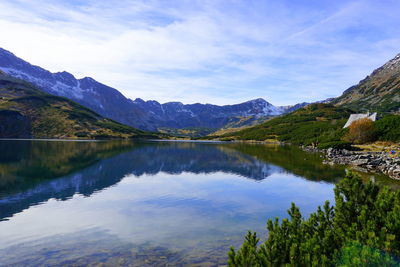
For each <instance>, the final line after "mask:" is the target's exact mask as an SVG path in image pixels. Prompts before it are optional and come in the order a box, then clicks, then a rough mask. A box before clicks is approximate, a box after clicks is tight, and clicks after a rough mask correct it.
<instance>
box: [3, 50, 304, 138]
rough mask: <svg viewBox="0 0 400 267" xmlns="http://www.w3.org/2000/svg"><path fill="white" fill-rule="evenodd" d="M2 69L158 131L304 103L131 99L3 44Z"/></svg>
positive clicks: (266, 113) (209, 124) (218, 123)
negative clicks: (37, 63) (27, 58)
mask: <svg viewBox="0 0 400 267" xmlns="http://www.w3.org/2000/svg"><path fill="white" fill-rule="evenodd" d="M0 70H2V71H4V72H5V73H7V74H9V75H11V76H13V77H16V78H19V79H23V80H26V81H28V82H31V83H33V84H34V85H36V86H38V87H39V88H41V89H42V90H43V91H45V92H47V93H49V94H52V95H56V96H62V97H67V98H69V99H71V100H74V101H76V102H78V103H80V104H81V105H83V106H85V107H87V108H90V109H92V110H94V111H95V112H97V113H99V114H100V115H102V116H104V117H108V118H111V119H113V120H116V121H118V122H120V123H124V124H127V125H129V126H133V127H135V128H139V129H142V130H151V131H156V130H158V129H159V128H161V127H167V128H168V127H169V128H185V127H206V128H215V129H218V128H221V127H224V126H225V125H227V124H229V123H236V122H240V121H241V120H242V119H243V117H254V118H257V119H259V118H263V117H265V118H269V117H271V116H277V115H280V114H283V113H287V112H291V111H293V110H295V109H297V108H299V107H302V106H303V105H304V104H298V105H294V106H284V107H277V106H274V105H272V104H270V103H268V102H267V101H265V100H264V99H262V98H258V99H254V100H250V101H247V102H244V103H240V104H236V105H225V106H218V105H212V104H200V103H195V104H183V103H180V102H169V103H164V104H161V103H159V102H157V101H154V100H150V101H144V100H142V99H140V98H137V99H135V100H131V99H128V98H126V97H125V96H124V95H122V94H121V93H120V92H119V91H118V90H116V89H114V88H112V87H109V86H107V85H104V84H102V83H99V82H97V81H96V80H94V79H92V78H90V77H85V78H82V79H76V78H75V77H74V76H73V75H72V74H71V73H68V72H65V71H63V72H57V73H51V72H50V71H47V70H45V69H43V68H41V67H38V66H34V65H31V64H30V63H28V62H26V61H24V60H23V59H21V58H18V57H16V56H15V55H14V54H12V53H11V52H9V51H7V50H4V49H1V48H0ZM248 121H254V120H248Z"/></svg>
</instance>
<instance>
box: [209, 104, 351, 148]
mask: <svg viewBox="0 0 400 267" xmlns="http://www.w3.org/2000/svg"><path fill="white" fill-rule="evenodd" d="M350 113H351V111H350V110H348V109H346V108H341V107H335V106H333V105H330V104H311V105H309V106H306V107H304V108H302V109H299V110H297V111H295V112H292V113H290V114H286V115H284V116H281V117H277V118H274V119H271V120H269V121H267V122H265V123H262V124H260V125H257V126H254V127H250V128H247V129H244V130H241V131H238V132H234V133H227V134H224V135H221V136H217V138H219V139H222V140H229V139H233V140H257V141H265V140H278V141H285V142H289V143H292V144H304V145H311V144H315V145H322V144H328V143H331V142H338V141H340V138H341V136H342V135H343V132H344V131H343V129H342V127H343V125H344V124H345V122H346V120H347V118H348V116H349V115H350ZM209 138H216V137H215V136H213V137H209Z"/></svg>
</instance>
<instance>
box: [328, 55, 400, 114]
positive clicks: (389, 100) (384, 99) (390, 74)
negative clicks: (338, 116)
mask: <svg viewBox="0 0 400 267" xmlns="http://www.w3.org/2000/svg"><path fill="white" fill-rule="evenodd" d="M332 103H334V104H335V105H339V106H344V107H349V108H351V109H353V110H355V111H359V112H366V111H371V112H373V111H378V112H393V113H394V112H400V54H398V55H397V56H396V57H394V58H393V59H391V60H390V61H388V62H387V63H386V64H384V65H383V66H382V67H380V68H378V69H376V70H374V71H373V72H372V73H371V74H370V75H368V76H367V77H366V78H365V79H363V80H362V81H360V82H359V83H358V84H357V85H355V86H352V87H350V88H349V89H347V90H346V91H344V92H343V94H342V95H341V96H340V97H338V98H335V99H334V100H333V101H332Z"/></svg>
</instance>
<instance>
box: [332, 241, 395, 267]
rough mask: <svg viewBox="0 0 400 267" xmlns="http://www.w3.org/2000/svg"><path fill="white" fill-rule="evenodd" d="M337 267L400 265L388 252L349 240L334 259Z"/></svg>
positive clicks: (388, 266) (386, 266) (387, 266)
mask: <svg viewBox="0 0 400 267" xmlns="http://www.w3.org/2000/svg"><path fill="white" fill-rule="evenodd" d="M335 266H338V267H348V266H352V267H353V266H354V267H376V266H385V267H391V266H393V267H395V266H400V265H399V263H396V261H395V259H394V258H393V257H391V256H390V255H389V254H388V253H385V252H382V251H380V250H378V249H374V248H371V247H368V246H365V245H362V244H361V243H359V242H355V241H353V242H349V243H348V244H347V245H346V246H344V247H343V248H342V249H341V250H340V252H339V255H338V258H337V259H336V261H335Z"/></svg>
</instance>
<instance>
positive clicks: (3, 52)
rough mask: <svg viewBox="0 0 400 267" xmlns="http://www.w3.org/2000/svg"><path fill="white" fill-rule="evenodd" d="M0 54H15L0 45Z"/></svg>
mask: <svg viewBox="0 0 400 267" xmlns="http://www.w3.org/2000/svg"><path fill="white" fill-rule="evenodd" d="M0 54H7V55H10V56H15V55H14V54H13V53H11V52H10V51H8V50H6V49H4V48H1V47H0Z"/></svg>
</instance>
